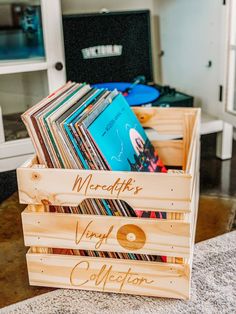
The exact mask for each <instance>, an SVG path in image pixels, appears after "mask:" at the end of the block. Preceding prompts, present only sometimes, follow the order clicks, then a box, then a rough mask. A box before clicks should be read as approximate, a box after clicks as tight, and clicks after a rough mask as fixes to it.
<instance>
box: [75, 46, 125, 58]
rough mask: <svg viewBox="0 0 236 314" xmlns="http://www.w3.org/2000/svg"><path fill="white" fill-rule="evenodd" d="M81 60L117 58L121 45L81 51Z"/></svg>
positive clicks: (120, 51) (96, 47)
mask: <svg viewBox="0 0 236 314" xmlns="http://www.w3.org/2000/svg"><path fill="white" fill-rule="evenodd" d="M81 52H82V55H83V59H95V58H107V57H117V56H121V55H122V45H101V46H94V47H88V48H84V49H82V50H81Z"/></svg>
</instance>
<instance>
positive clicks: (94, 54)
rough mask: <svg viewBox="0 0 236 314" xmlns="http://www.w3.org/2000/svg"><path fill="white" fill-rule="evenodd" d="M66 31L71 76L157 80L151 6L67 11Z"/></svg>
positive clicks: (77, 78) (92, 79)
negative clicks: (153, 69) (76, 11)
mask: <svg viewBox="0 0 236 314" xmlns="http://www.w3.org/2000/svg"><path fill="white" fill-rule="evenodd" d="M63 32H64V45H65V59H66V71H67V79H68V80H74V81H77V82H83V81H86V82H89V83H102V82H132V81H133V79H134V77H136V76H137V75H144V76H145V77H146V81H147V82H152V81H153V72H152V52H151V51H152V49H151V34H150V12H149V10H142V11H123V12H110V13H96V14H77V15H63Z"/></svg>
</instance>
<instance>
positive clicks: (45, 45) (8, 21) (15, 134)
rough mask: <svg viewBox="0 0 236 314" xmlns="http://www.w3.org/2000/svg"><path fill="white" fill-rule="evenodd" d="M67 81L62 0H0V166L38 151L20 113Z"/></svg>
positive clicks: (16, 163) (14, 163)
mask: <svg viewBox="0 0 236 314" xmlns="http://www.w3.org/2000/svg"><path fill="white" fill-rule="evenodd" d="M65 81H66V75H65V68H64V49H63V36H62V26H61V8H60V0H50V1H49V0H0V171H6V170H11V169H15V168H16V167H17V166H19V165H20V164H21V163H22V162H23V161H24V160H26V159H27V157H29V156H30V155H32V154H33V153H34V150H33V146H32V144H31V141H30V139H29V137H28V133H27V131H26V128H25V126H24V124H23V122H22V121H21V117H20V116H21V114H22V113H23V112H24V111H26V110H27V109H28V108H29V107H31V106H33V105H34V104H36V103H37V102H38V101H40V100H41V99H42V98H44V97H45V96H47V95H48V94H49V93H51V92H53V91H54V90H56V89H57V88H58V87H59V86H61V85H63V84H64V83H65Z"/></svg>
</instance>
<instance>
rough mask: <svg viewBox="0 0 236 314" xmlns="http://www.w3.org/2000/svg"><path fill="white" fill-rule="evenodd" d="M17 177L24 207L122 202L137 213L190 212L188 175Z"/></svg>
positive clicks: (26, 173)
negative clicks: (93, 200) (96, 200)
mask: <svg viewBox="0 0 236 314" xmlns="http://www.w3.org/2000/svg"><path fill="white" fill-rule="evenodd" d="M17 176H18V189H19V199H20V203H22V204H45V203H47V204H51V205H61V206H77V205H78V204H80V203H81V202H82V201H83V200H84V199H86V198H103V199H117V198H119V199H120V200H123V201H126V202H127V203H128V204H129V205H130V206H131V207H133V208H134V209H144V210H160V209H165V211H175V210H178V211H181V212H186V211H189V204H190V194H191V191H190V182H191V176H190V175H188V174H178V173H177V174H175V173H170V174H169V173H167V174H166V173H146V172H145V173H141V172H124V171H123V172H120V171H96V170H77V169H35V168H33V169H32V168H18V169H17ZM79 180H80V181H79ZM117 182H119V183H117ZM128 182H130V184H128ZM114 184H115V185H116V186H115V188H114V189H113V190H112V186H113V185H114ZM122 184H123V187H122V189H121V191H120V193H118V192H119V191H118V188H120V187H121V185H122ZM125 184H127V188H125ZM81 186H82V188H81V189H79V187H81ZM96 186H99V187H98V189H96ZM87 187H88V188H87ZM86 188H87V189H86Z"/></svg>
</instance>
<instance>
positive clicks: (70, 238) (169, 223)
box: [17, 108, 200, 299]
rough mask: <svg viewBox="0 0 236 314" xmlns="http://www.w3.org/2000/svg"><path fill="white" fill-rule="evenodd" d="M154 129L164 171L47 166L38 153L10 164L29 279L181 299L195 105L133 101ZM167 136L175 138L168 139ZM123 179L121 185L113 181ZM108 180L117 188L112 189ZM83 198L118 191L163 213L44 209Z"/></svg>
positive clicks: (191, 218) (189, 243)
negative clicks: (87, 253) (146, 257)
mask: <svg viewBox="0 0 236 314" xmlns="http://www.w3.org/2000/svg"><path fill="white" fill-rule="evenodd" d="M134 111H135V114H136V115H137V117H138V118H139V120H140V121H141V122H142V124H143V126H144V127H147V128H151V129H153V130H155V131H157V132H158V136H156V138H157V139H158V140H154V141H153V144H154V146H155V147H157V149H158V152H159V155H160V156H161V158H162V160H163V162H164V164H166V165H167V166H172V167H170V168H171V170H168V173H167V174H166V173H138V172H120V171H115V172H112V171H91V170H77V169H48V168H45V167H44V166H42V165H39V164H38V162H37V158H36V157H35V158H34V159H32V160H29V161H27V162H26V163H25V164H24V165H23V166H22V167H20V168H18V170H17V177H18V187H19V198H20V203H23V204H28V206H27V208H26V210H25V211H24V212H23V213H22V222H23V231H24V240H25V245H26V246H30V249H29V251H28V253H27V255H26V257H27V265H28V273H29V282H30V284H31V285H37V286H48V287H61V288H73V289H85V290H97V291H106V292H117V293H129V294H139V295H148V296H160V297H171V298H181V299H188V298H189V295H190V278H191V264H192V255H193V243H194V236H195V225H196V217H197V209H198V198H199V151H200V141H199V122H200V110H199V109H193V108H191V109H189V108H188V109H187V108H134ZM173 138H174V139H173ZM117 182H118V183H123V182H125V183H128V184H127V185H126V186H125V185H123V188H122V189H121V188H120V186H119V188H118V186H117V185H114V184H115V183H117ZM114 186H115V187H116V188H117V189H115V188H114ZM86 198H103V199H120V200H123V201H126V202H127V203H128V204H129V205H130V206H132V207H133V208H134V209H140V210H146V211H147V210H152V211H165V212H166V213H167V219H151V218H150V219H148V218H136V217H135V218H133V217H111V216H97V215H77V214H67V213H51V212H47V211H46V209H47V206H48V205H60V206H77V205H78V204H80V203H81V202H82V201H83V200H84V199H86ZM49 248H65V249H66V248H67V249H84V250H97V251H110V252H125V253H127V252H129V253H137V254H150V255H161V256H167V263H163V262H147V261H140V260H128V259H113V258H100V257H99V258H98V257H83V256H76V255H66V254H52V253H51V249H49Z"/></svg>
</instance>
